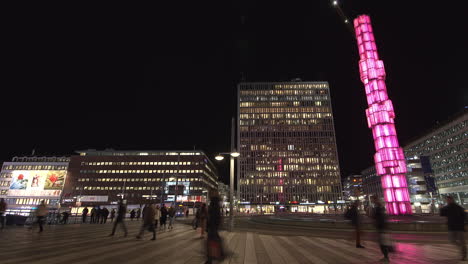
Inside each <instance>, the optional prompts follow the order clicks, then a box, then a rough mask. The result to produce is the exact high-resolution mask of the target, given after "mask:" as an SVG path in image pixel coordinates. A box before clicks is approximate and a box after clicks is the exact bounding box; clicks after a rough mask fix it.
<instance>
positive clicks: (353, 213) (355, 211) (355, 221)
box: [345, 200, 364, 248]
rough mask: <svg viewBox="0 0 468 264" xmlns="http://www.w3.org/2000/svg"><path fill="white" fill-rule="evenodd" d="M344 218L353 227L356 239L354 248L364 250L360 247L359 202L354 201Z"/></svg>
mask: <svg viewBox="0 0 468 264" xmlns="http://www.w3.org/2000/svg"><path fill="white" fill-rule="evenodd" d="M345 217H346V218H347V219H349V220H351V224H352V225H353V226H354V230H355V235H354V236H355V238H356V248H364V247H363V246H362V245H361V219H360V216H359V200H356V201H355V202H354V203H353V204H352V205H351V208H349V209H348V211H347V212H346V214H345Z"/></svg>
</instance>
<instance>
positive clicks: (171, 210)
mask: <svg viewBox="0 0 468 264" xmlns="http://www.w3.org/2000/svg"><path fill="white" fill-rule="evenodd" d="M167 214H168V216H169V229H171V230H172V229H174V227H173V224H174V218H175V214H176V211H175V209H174V207H172V206H171V207H169V211H168V212H167Z"/></svg>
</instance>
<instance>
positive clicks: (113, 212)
mask: <svg viewBox="0 0 468 264" xmlns="http://www.w3.org/2000/svg"><path fill="white" fill-rule="evenodd" d="M110 215H111V217H110V218H111V223H113V222H114V218H115V208H112V211H111V213H110Z"/></svg>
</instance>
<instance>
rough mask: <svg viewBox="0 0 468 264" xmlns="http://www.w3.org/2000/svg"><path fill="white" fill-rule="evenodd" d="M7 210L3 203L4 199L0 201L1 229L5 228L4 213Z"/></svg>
mask: <svg viewBox="0 0 468 264" xmlns="http://www.w3.org/2000/svg"><path fill="white" fill-rule="evenodd" d="M6 209H7V204H6V202H5V199H3V198H2V199H0V225H1V226H2V227H1V228H2V229H3V228H5V213H6Z"/></svg>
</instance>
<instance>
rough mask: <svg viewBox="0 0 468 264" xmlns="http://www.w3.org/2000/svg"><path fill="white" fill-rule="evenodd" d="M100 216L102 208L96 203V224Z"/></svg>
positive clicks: (99, 220)
mask: <svg viewBox="0 0 468 264" xmlns="http://www.w3.org/2000/svg"><path fill="white" fill-rule="evenodd" d="M101 218H102V209H101V207H100V206H99V205H98V206H97V208H96V224H99V223H100V222H101Z"/></svg>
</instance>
